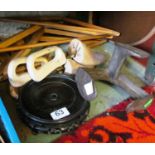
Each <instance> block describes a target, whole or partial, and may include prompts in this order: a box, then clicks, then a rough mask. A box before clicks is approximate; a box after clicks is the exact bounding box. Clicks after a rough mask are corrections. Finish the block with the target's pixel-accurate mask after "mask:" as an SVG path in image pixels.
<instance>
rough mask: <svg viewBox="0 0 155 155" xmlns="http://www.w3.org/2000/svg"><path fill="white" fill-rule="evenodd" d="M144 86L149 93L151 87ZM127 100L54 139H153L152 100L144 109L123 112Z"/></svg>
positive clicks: (117, 141) (145, 140)
mask: <svg viewBox="0 0 155 155" xmlns="http://www.w3.org/2000/svg"><path fill="white" fill-rule="evenodd" d="M150 88H151V89H150ZM146 90H147V92H149V93H151V91H152V90H153V89H152V87H148V88H146ZM130 102H131V99H129V100H127V101H124V102H122V103H120V104H119V105H118V106H115V107H113V108H112V109H110V110H108V111H106V112H105V113H103V114H101V115H100V116H97V117H96V118H94V119H92V120H90V121H88V122H86V123H85V124H83V125H81V126H80V127H79V128H78V129H77V130H76V131H74V132H73V133H70V134H68V135H64V136H62V137H61V138H59V139H58V140H57V141H56V142H60V143H71V142H73V143H88V142H89V143H96V142H97V143H99V142H105V143H110V142H113V143H114V142H115V143H121V142H123V143H124V142H127V143H133V142H136V143H137V142H141V143H142V142H155V100H154V101H153V103H152V105H151V106H150V107H149V108H148V109H147V110H142V111H138V112H131V113H126V112H125V111H124V109H125V107H126V106H127V105H128V104H129V103H130Z"/></svg>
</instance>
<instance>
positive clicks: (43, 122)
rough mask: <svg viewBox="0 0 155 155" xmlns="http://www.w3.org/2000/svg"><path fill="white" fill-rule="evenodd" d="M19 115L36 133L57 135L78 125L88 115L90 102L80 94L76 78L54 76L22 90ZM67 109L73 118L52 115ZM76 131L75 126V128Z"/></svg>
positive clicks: (31, 82)
mask: <svg viewBox="0 0 155 155" xmlns="http://www.w3.org/2000/svg"><path fill="white" fill-rule="evenodd" d="M19 96H20V98H19V112H20V114H21V117H22V119H23V120H24V122H25V123H26V124H27V125H28V126H29V127H31V128H32V129H33V130H34V131H38V132H50V133H55V132H56V131H55V130H57V131H66V130H68V129H69V128H70V127H71V126H75V127H76V126H77V124H79V123H81V122H82V121H83V120H84V119H85V118H86V116H87V114H88V111H89V103H88V102H87V101H85V100H84V99H83V98H82V97H81V95H80V94H79V92H78V89H77V86H76V83H75V81H74V80H73V78H72V77H70V76H67V75H62V74H51V75H50V76H48V77H47V78H46V79H44V80H43V81H41V82H38V83H36V82H34V81H30V82H29V83H27V84H26V85H25V86H24V87H23V88H22V89H21V90H20V95H19ZM62 107H67V109H68V110H69V112H70V115H69V116H66V117H65V118H62V119H59V120H53V119H52V117H51V116H50V113H51V112H53V111H55V110H58V109H61V108H62ZM73 128H74V127H73Z"/></svg>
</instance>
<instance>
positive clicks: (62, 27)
mask: <svg viewBox="0 0 155 155" xmlns="http://www.w3.org/2000/svg"><path fill="white" fill-rule="evenodd" d="M0 21H7V22H9V21H10V22H18V23H26V24H32V25H40V26H45V27H51V28H55V29H59V30H65V31H71V32H78V33H84V34H89V35H104V34H106V33H107V32H105V31H103V30H100V29H95V28H85V27H79V26H69V25H64V24H58V23H54V22H37V21H28V20H14V19H4V18H0Z"/></svg>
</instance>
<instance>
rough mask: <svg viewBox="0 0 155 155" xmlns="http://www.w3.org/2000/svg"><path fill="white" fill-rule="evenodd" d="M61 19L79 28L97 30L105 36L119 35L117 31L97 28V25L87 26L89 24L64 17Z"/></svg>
mask: <svg viewBox="0 0 155 155" xmlns="http://www.w3.org/2000/svg"><path fill="white" fill-rule="evenodd" d="M62 19H63V20H64V21H66V22H69V23H72V24H76V25H79V26H84V27H88V28H95V29H99V30H102V31H103V32H105V33H107V34H111V35H113V36H119V35H120V33H119V32H117V31H114V30H110V29H107V28H104V27H100V26H97V25H93V24H89V23H86V22H83V21H79V20H76V19H71V18H65V17H64V18H62Z"/></svg>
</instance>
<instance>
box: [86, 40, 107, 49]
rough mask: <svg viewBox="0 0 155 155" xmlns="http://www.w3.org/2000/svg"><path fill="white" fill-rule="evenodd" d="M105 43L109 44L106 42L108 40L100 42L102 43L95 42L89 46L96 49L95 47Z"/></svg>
mask: <svg viewBox="0 0 155 155" xmlns="http://www.w3.org/2000/svg"><path fill="white" fill-rule="evenodd" d="M105 42H107V41H106V40H100V41H96V42H94V43H92V44H89V45H88V46H89V47H90V48H94V47H96V46H99V45H102V44H103V43H105Z"/></svg>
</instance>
